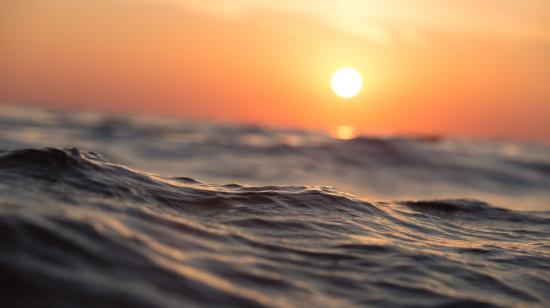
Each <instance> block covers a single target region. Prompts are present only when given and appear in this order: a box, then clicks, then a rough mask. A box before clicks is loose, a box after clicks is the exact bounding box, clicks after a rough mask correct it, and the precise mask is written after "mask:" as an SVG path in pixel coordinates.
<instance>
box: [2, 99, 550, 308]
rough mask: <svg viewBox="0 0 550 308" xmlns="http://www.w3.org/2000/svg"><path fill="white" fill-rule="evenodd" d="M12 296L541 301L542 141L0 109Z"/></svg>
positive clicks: (208, 302) (548, 264) (322, 303)
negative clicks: (351, 134) (334, 132)
mask: <svg viewBox="0 0 550 308" xmlns="http://www.w3.org/2000/svg"><path fill="white" fill-rule="evenodd" d="M0 306H2V307H193V306H212V307H222V306H223V307H363V306H368V307H370V306H379V307H388V306H398V307H441V306H445V307H459V306H479V307H494V306H495V307H515V306H529V307H548V306H550V147H549V146H548V145H543V144H538V145H537V144H528V143H517V142H505V141H490V140H463V139H461V140H458V139H450V138H444V137H431V138H411V137H384V138H381V137H373V136H370V137H369V136H363V137H357V138H355V139H353V140H337V139H334V138H332V137H330V136H328V135H326V134H324V133H321V132H311V131H302V130H294V129H285V128H266V127H259V126H251V125H239V124H220V123H208V122H193V121H182V120H174V119H161V118H147V117H130V116H121V115H112V114H102V113H91V112H68V111H55V110H45V109H38V108H30V107H15V106H2V105H0Z"/></svg>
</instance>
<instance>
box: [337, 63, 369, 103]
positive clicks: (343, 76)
mask: <svg viewBox="0 0 550 308" xmlns="http://www.w3.org/2000/svg"><path fill="white" fill-rule="evenodd" d="M331 86H332V90H333V91H334V93H336V95H338V96H340V97H342V98H352V97H355V96H357V94H359V92H360V91H361V89H362V88H363V78H362V77H361V74H359V72H357V70H355V69H353V68H351V67H344V68H341V69H339V70H337V71H336V73H334V75H333V76H332V81H331Z"/></svg>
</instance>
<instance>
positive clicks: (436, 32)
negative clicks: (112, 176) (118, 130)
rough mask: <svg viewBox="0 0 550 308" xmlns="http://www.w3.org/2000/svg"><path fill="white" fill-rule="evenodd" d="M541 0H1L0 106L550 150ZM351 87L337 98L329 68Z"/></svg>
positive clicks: (545, 18) (549, 80)
mask: <svg viewBox="0 0 550 308" xmlns="http://www.w3.org/2000/svg"><path fill="white" fill-rule="evenodd" d="M549 16H550V1H548V0H521V1H517V0H485V1H482V0H456V1H441V0H415V1H411V0H388V1H374V0H362V1H351V0H349V1H344V0H339V1H322V0H317V1H313V0H311V1H298V0H273V1H271V0H263V1H253V0H218V1H205V0H202V1H199V0H197V1H186V0H148V1H145V0H143V1H137V0H132V1H130V0H111V1H107V0H82V1H74V0H52V1H49V0H34V1H33V0H5V1H1V2H0V102H5V103H17V104H18V103H21V104H23V103H32V104H41V105H53V106H63V107H65V106H67V107H72V108H77V107H78V108H80V107H82V108H83V109H94V110H110V111H117V112H132V113H141V114H152V115H153V114H154V115H171V116H181V117H184V118H191V119H215V120H224V121H239V122H241V121H244V122H251V123H258V124H262V125H263V124H265V125H285V126H291V127H298V128H314V129H322V130H331V129H334V128H335V127H337V126H340V125H348V126H351V127H353V128H355V130H357V131H359V132H364V133H372V134H378V133H395V134H445V135H457V136H479V137H507V138H520V139H529V140H531V139H537V140H550V18H549ZM341 67H353V68H355V69H356V70H357V71H359V72H360V73H361V74H362V77H363V83H364V88H363V90H362V92H361V93H360V94H359V95H358V96H357V97H355V98H352V99H342V98H340V97H338V96H336V95H335V94H334V93H333V92H332V90H331V86H330V80H331V77H332V74H333V73H334V72H335V71H336V70H337V69H339V68H341Z"/></svg>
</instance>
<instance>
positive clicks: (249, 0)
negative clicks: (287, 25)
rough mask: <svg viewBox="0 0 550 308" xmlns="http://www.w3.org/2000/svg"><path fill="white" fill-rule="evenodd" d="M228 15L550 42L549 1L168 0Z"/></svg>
mask: <svg viewBox="0 0 550 308" xmlns="http://www.w3.org/2000/svg"><path fill="white" fill-rule="evenodd" d="M164 1H171V2H175V3H177V4H179V5H181V6H182V7H183V8H185V9H187V10H192V11H195V12H198V13H203V14H209V15H212V16H216V17H220V18H228V19H239V18H246V17H248V16H266V17H269V16H270V15H271V16H272V15H282V16H285V15H287V16H298V17H300V18H302V19H305V20H312V21H314V22H316V23H317V24H319V25H321V26H324V27H329V28H331V29H333V30H336V31H341V32H343V33H347V34H351V35H356V36H358V37H362V38H365V39H368V40H369V41H372V42H378V43H385V42H388V41H389V40H391V39H393V38H396V37H400V38H401V39H404V40H409V41H413V42H414V41H418V40H419V37H421V36H422V33H424V32H427V33H430V32H444V33H456V34H461V35H470V36H472V35H473V36H486V37H492V38H497V39H508V40H539V41H540V40H543V41H545V42H550V21H548V19H547V18H546V16H545V12H549V11H550V2H548V1H546V0H523V1H512V0H486V1H474V0H463V1H439V0H417V1H411V0H386V1H381V0H338V1H329V0H302V1H300V0H263V1H256V0H209V1H207V0H201V1H190V0H164Z"/></svg>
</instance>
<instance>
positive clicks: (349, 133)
mask: <svg viewBox="0 0 550 308" xmlns="http://www.w3.org/2000/svg"><path fill="white" fill-rule="evenodd" d="M335 137H336V138H338V139H342V140H349V139H352V138H354V137H355V129H354V128H353V127H351V126H349V125H340V126H338V127H337V128H336V132H335Z"/></svg>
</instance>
